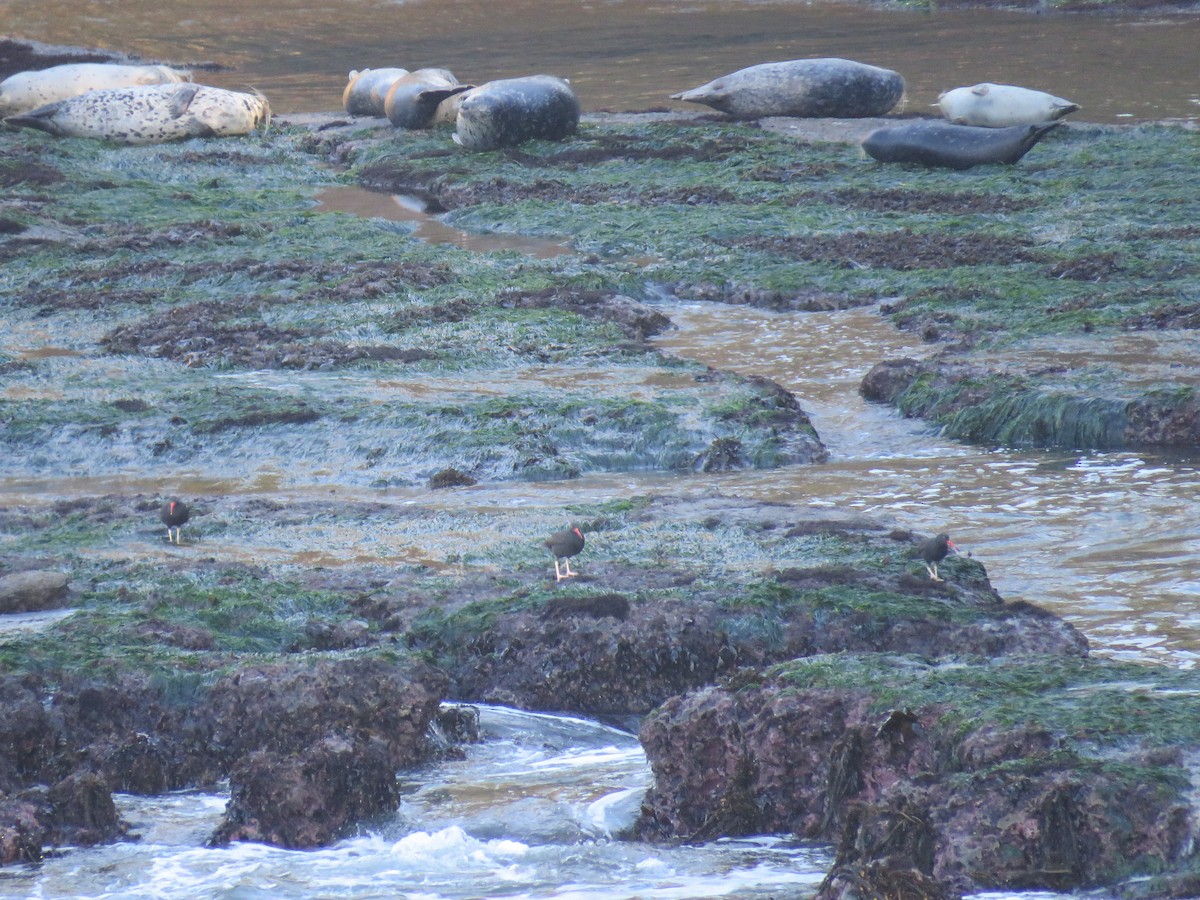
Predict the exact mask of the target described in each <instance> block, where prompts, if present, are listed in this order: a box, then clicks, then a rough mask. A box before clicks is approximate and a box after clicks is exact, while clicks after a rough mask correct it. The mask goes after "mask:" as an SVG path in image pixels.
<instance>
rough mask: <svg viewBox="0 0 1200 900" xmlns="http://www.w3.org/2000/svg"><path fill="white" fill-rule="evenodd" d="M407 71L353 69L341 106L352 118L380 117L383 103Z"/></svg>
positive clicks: (394, 69)
mask: <svg viewBox="0 0 1200 900" xmlns="http://www.w3.org/2000/svg"><path fill="white" fill-rule="evenodd" d="M407 74H408V69H397V68H392V69H361V70H360V69H355V70H352V71H351V72H350V77H349V80H348V81H347V82H346V88H345V90H343V91H342V106H343V107H344V108H345V110H346V112H347V113H348V114H349V115H352V116H382V115H383V114H384V113H383V101H384V98H385V97H387V92H388V90H389V89H390V88H391V86H392V85H393V84H395V83H396V82H397V81H398V80H399V79H401V78H403V77H404V76H405V75H407Z"/></svg>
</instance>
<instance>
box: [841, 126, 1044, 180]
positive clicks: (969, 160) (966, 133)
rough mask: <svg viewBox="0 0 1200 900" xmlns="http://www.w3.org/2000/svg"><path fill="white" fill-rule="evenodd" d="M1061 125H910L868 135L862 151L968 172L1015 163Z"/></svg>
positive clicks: (877, 156)
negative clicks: (993, 126) (995, 126)
mask: <svg viewBox="0 0 1200 900" xmlns="http://www.w3.org/2000/svg"><path fill="white" fill-rule="evenodd" d="M1061 124H1062V123H1061V122H1041V123H1038V124H1036V125H1013V126H1011V127H1009V128H983V127H980V126H978V125H955V124H953V123H951V122H941V121H932V120H930V121H924V122H913V123H912V124H910V125H898V126H895V127H892V128H880V129H879V130H877V131H873V132H871V134H869V135H867V137H866V138H865V139H864V140H863V142H862V148H863V149H864V150H865V151H867V153H868V154H870V155H871V157H873V158H874V159H877V160H879V161H880V162H903V163H919V164H920V165H923V166H940V167H943V168H948V169H969V168H971V167H972V166H980V165H985V164H987V163H1015V162H1016V161H1017V160H1019V159H1020V158H1021V157H1022V156H1024V155H1025V154H1026V153H1028V152H1029V149H1030V148H1031V147H1032V146H1033V145H1034V144H1036V143H1037V142H1038V141H1040V140H1041V139H1042V138H1044V137H1045V136H1046V135H1047V134H1049V133H1050V131H1052V130H1053V129H1055V128H1057V127H1058V126H1059V125H1061Z"/></svg>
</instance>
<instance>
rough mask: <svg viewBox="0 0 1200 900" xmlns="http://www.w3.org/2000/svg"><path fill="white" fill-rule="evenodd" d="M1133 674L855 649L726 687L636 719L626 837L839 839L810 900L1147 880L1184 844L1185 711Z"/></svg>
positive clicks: (1066, 663)
mask: <svg viewBox="0 0 1200 900" xmlns="http://www.w3.org/2000/svg"><path fill="white" fill-rule="evenodd" d="M1143 673H1144V668H1142V667H1137V666H1128V665H1120V664H1114V663H1107V662H1103V661H1090V660H1086V659H1079V658H1075V659H1069V660H1068V659H1064V658H1062V657H1057V658H1054V657H1026V658H1017V657H1010V658H1007V659H1002V660H996V661H994V662H988V661H986V660H973V661H971V662H970V663H969V664H966V665H964V664H963V663H961V662H960V663H954V664H946V663H941V664H939V663H934V662H932V661H930V660H927V659H922V658H916V657H911V656H891V655H869V654H868V655H853V656H852V655H845V656H841V655H830V656H825V657H813V658H810V659H806V660H796V661H794V662H791V663H785V664H782V665H779V666H776V667H774V668H773V669H770V670H768V671H767V672H765V673H762V674H761V675H760V676H758V677H749V676H745V675H744V676H740V677H738V678H734V679H731V680H730V682H729V683H728V684H725V685H722V686H718V687H710V688H706V689H704V690H701V691H697V692H694V693H692V694H689V695H686V696H681V697H676V698H673V699H672V700H670V701H668V702H667V703H665V704H664V705H663V706H662V707H660V708H659V709H658V710H656V711H655V712H654V713H653V714H652V715H650V716H648V717H647V718H646V720H645V721H644V723H643V725H642V729H641V740H642V743H643V745H644V746H645V748H646V752H647V755H648V756H649V758H650V762H651V766H652V768H653V769H654V773H655V780H654V786H653V787H652V788H651V790H650V791H649V793H648V794H647V796H646V799H645V801H644V803H643V808H642V815H641V820H640V822H639V825H638V828H639V831H640V833H641V834H643V835H644V836H647V837H657V838H663V837H673V838H682V839H687V840H692V839H702V838H709V837H712V836H714V835H718V834H723V835H730V834H750V833H757V832H760V831H781V830H782V831H792V832H795V833H797V834H799V835H801V836H803V837H808V838H814V839H821V840H832V841H837V842H838V843H839V848H840V849H839V852H838V860H837V864H836V865H835V867H834V869H833V871H832V873H831V875H830V878H829V879H828V881H827V883H826V885H825V888H824V890H823V894H822V896H826V897H853V896H860V894H858V893H856V890H861V886H862V884H864V883H868V882H870V881H871V880H873V879H874V878H882V877H883V873H885V872H891V873H892V874H893V875H896V874H897V873H903V872H907V871H909V870H912V871H915V872H917V873H919V875H920V876H921V877H924V878H928V879H931V880H932V881H933V882H934V883H935V884H937V885H938V886H939V890H941V891H944V892H946V893H947V894H949V895H955V896H957V895H959V894H961V893H965V892H973V891H979V890H983V889H988V888H1000V887H1007V888H1014V887H1016V888H1022V889H1054V890H1073V889H1078V888H1084V887H1090V886H1095V885H1103V884H1111V883H1113V882H1115V881H1117V880H1119V879H1122V878H1125V877H1129V876H1131V875H1135V874H1145V873H1154V872H1158V871H1160V870H1162V869H1167V868H1170V867H1172V866H1175V865H1178V864H1179V863H1180V862H1182V861H1183V860H1184V859H1185V858H1186V856H1187V853H1188V848H1189V847H1190V846H1191V842H1192V840H1193V838H1194V825H1193V823H1192V821H1191V817H1190V814H1189V812H1188V810H1189V809H1190V801H1189V799H1188V798H1189V795H1190V787H1189V779H1188V777H1187V774H1186V771H1185V768H1184V754H1185V753H1187V752H1189V751H1188V749H1187V748H1189V747H1192V746H1195V742H1196V740H1197V733H1196V732H1197V730H1198V729H1197V726H1196V720H1195V719H1194V718H1192V717H1193V716H1194V715H1195V713H1196V711H1197V702H1196V700H1195V695H1192V696H1188V697H1180V696H1178V695H1172V690H1173V689H1172V688H1167V689H1164V690H1162V691H1159V690H1158V689H1157V688H1155V687H1153V686H1149V685H1145V684H1144V683H1143V682H1142V681H1141V678H1142V675H1143ZM1169 680H1170V681H1171V682H1172V684H1173V685H1174V687H1175V688H1179V687H1182V685H1183V684H1184V683H1185V682H1186V683H1188V684H1194V683H1195V681H1196V679H1195V677H1194V676H1192V675H1188V674H1185V673H1175V674H1172V675H1171V676H1170V678H1169ZM1164 687H1165V686H1164ZM1188 690H1191V689H1190V688H1189V689H1188ZM1115 823H1120V825H1119V826H1118V827H1114V824H1115ZM885 880H886V879H885Z"/></svg>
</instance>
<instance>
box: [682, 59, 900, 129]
mask: <svg viewBox="0 0 1200 900" xmlns="http://www.w3.org/2000/svg"><path fill="white" fill-rule="evenodd" d="M903 95H904V79H903V78H902V77H901V76H900V74H899V73H898V72H893V71H892V70H891V69H881V68H879V67H878V66H870V65H867V64H866V63H860V62H855V61H854V60H850V59H837V58H836V57H835V58H828V59H793V60H789V61H787V62H773V63H761V64H760V65H757V66H750V67H749V68H747V69H739V70H738V71H736V72H734V73H732V74H730V75H725V76H723V77H721V78H718V79H716V80H715V81H710V82H709V83H708V84H705V85H701V86H700V87H698V88H693V89H692V90H690V91H684V92H683V93H681V94H672V95H671V99H672V100H686V101H687V102H688V103H702V104H704V105H705V106H710V107H712V108H713V109H715V110H717V111H718V112H723V113H727V114H728V115H730V116H733V117H734V118H735V119H759V118H763V117H764V116H798V117H803V118H816V117H824V116H829V117H835V118H863V117H866V116H882V115H884V114H885V113H886V112H888V110H890V109H891V108H892V107H893V106H895V105H896V104H897V103H899V102H900V98H901V97H902V96H903Z"/></svg>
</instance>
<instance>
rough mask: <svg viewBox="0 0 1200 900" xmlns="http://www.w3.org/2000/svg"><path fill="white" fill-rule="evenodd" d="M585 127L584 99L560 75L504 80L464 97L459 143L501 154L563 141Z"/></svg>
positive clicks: (457, 121) (456, 128)
mask: <svg viewBox="0 0 1200 900" xmlns="http://www.w3.org/2000/svg"><path fill="white" fill-rule="evenodd" d="M578 126H579V98H578V97H576V96H575V92H574V91H573V90H571V85H570V84H568V83H567V82H566V81H565V80H564V79H562V78H558V77H556V76H554V75H527V76H525V77H523V78H502V79H499V80H498V81H489V82H487V83H486V84H481V85H480V86H479V87H477V88H472V89H471V90H469V91H467V92H466V93H465V94H463V96H462V100H461V101H460V102H459V105H458V116H457V118H456V119H455V123H454V140H455V141H456V142H457V143H459V144H461V145H462V146H463V147H466V148H467V149H468V150H495V149H497V148H499V147H512V146H515V145H517V144H521V143H524V142H525V141H533V140H546V141H559V140H562V139H563V138H565V137H566V136H567V135H571V134H574V133H575V129H576V128H577V127H578Z"/></svg>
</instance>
